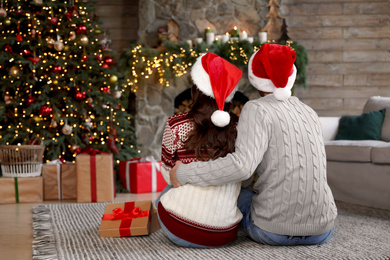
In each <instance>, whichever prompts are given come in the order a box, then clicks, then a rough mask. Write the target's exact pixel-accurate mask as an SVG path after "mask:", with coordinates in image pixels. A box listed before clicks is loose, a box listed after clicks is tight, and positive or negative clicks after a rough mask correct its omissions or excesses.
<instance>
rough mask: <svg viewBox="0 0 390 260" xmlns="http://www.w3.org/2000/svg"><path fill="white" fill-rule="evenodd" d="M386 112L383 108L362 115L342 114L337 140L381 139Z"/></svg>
mask: <svg viewBox="0 0 390 260" xmlns="http://www.w3.org/2000/svg"><path fill="white" fill-rule="evenodd" d="M385 113H386V110H385V109H382V110H379V111H372V112H369V113H365V114H362V115H360V116H342V117H341V118H340V121H339V128H338V131H337V134H336V137H335V140H381V131H382V124H383V119H384V117H385Z"/></svg>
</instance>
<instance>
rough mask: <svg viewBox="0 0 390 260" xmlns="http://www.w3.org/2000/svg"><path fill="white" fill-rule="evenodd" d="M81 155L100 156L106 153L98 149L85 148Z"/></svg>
mask: <svg viewBox="0 0 390 260" xmlns="http://www.w3.org/2000/svg"><path fill="white" fill-rule="evenodd" d="M81 153H82V154H89V155H96V154H102V153H107V154H108V152H103V151H100V150H98V149H94V148H92V147H91V146H87V147H85V148H84V149H83V151H82V152H81Z"/></svg>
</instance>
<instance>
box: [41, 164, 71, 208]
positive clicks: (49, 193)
mask: <svg viewBox="0 0 390 260" xmlns="http://www.w3.org/2000/svg"><path fill="white" fill-rule="evenodd" d="M42 177H43V198H44V200H66V199H76V196H77V191H76V164H75V163H65V164H62V163H60V162H57V163H55V164H44V165H42Z"/></svg>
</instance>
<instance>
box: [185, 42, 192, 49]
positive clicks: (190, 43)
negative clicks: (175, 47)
mask: <svg viewBox="0 0 390 260" xmlns="http://www.w3.org/2000/svg"><path fill="white" fill-rule="evenodd" d="M186 43H188V45H189V46H190V48H192V41H191V40H186Z"/></svg>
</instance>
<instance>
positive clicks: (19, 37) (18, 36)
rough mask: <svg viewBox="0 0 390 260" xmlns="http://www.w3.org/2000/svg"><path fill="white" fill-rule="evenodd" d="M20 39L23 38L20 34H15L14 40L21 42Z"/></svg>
mask: <svg viewBox="0 0 390 260" xmlns="http://www.w3.org/2000/svg"><path fill="white" fill-rule="evenodd" d="M22 40H23V37H22V35H20V34H18V35H16V41H17V42H21V41H22Z"/></svg>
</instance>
